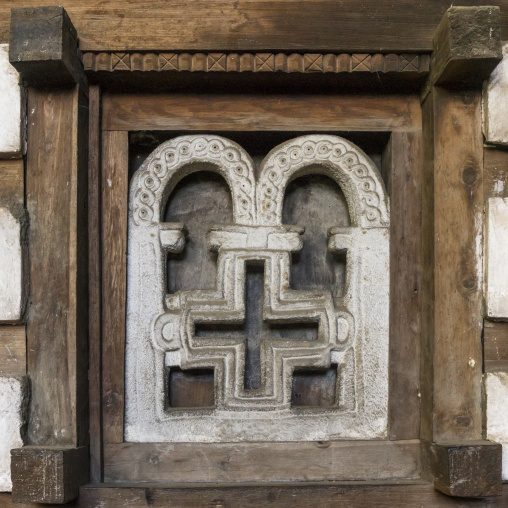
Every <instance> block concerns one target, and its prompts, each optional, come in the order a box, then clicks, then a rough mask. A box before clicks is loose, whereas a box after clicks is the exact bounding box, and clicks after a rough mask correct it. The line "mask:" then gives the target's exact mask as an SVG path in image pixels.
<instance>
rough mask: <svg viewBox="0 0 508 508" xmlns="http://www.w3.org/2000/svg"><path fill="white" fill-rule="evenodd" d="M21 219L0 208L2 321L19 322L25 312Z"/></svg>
mask: <svg viewBox="0 0 508 508" xmlns="http://www.w3.org/2000/svg"><path fill="white" fill-rule="evenodd" d="M21 229H22V225H21V221H20V220H19V219H16V218H15V217H14V216H13V215H12V214H11V212H10V211H9V210H8V209H7V208H0V260H1V261H0V321H5V322H11V323H14V322H19V321H20V320H21V319H22V312H23V301H24V300H23V280H22V268H23V266H22V265H23V259H22V251H23V249H22V245H21Z"/></svg>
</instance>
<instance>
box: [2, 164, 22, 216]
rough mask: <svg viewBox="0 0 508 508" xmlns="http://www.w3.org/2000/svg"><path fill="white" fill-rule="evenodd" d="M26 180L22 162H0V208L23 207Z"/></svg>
mask: <svg viewBox="0 0 508 508" xmlns="http://www.w3.org/2000/svg"><path fill="white" fill-rule="evenodd" d="M24 178H25V175H24V168H23V161H22V160H0V206H2V207H7V208H9V207H11V206H13V205H23V201H24V189H25V183H24Z"/></svg>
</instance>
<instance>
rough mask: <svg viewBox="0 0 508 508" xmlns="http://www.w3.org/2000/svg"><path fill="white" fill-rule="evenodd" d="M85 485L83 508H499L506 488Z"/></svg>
mask: <svg viewBox="0 0 508 508" xmlns="http://www.w3.org/2000/svg"><path fill="white" fill-rule="evenodd" d="M111 487H113V485H111V484H107V485H104V486H86V487H84V488H82V489H81V496H80V506H82V508H99V507H101V508H144V507H145V506H147V505H149V506H153V507H154V508H158V507H163V506H171V505H174V506H178V508H195V507H196V506H210V507H212V506H213V507H215V508H218V507H221V508H222V507H224V508H225V507H228V508H229V507H237V506H241V507H242V508H258V507H260V506H277V508H293V507H295V506H298V507H299V508H314V507H316V506H319V507H322V508H393V507H395V506H396V507H397V508H415V507H425V508H504V507H505V506H506V505H507V503H508V485H503V494H502V496H501V497H493V498H488V499H460V500H457V499H454V498H452V497H448V496H445V495H444V494H441V493H440V492H437V491H436V490H434V488H433V487H432V485H429V484H426V483H415V484H411V485H407V484H397V483H396V482H392V483H382V484H379V483H373V484H372V483H364V482H354V484H353V483H336V484H321V485H306V486H305V485H302V484H294V483H292V484H287V485H266V484H262V483H260V484H258V485H238V486H232V485H221V486H214V487H212V486H203V485H192V486H188V487H185V486H182V485H174V486H171V487H170V488H161V487H157V486H155V485H153V484H152V485H147V486H144V487H143V486H139V485H138V486H123V487H119V486H115V488H111Z"/></svg>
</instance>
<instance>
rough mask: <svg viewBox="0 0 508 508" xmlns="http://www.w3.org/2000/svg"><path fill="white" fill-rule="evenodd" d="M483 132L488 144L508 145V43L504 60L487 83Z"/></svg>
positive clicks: (484, 97)
mask: <svg viewBox="0 0 508 508" xmlns="http://www.w3.org/2000/svg"><path fill="white" fill-rule="evenodd" d="M483 131H484V134H485V140H486V141H487V142H488V143H495V144H500V145H508V42H505V43H504V44H503V59H502V60H501V62H499V64H498V65H497V67H496V68H495V69H494V71H493V72H492V74H491V75H490V78H489V80H488V81H486V82H485V86H484V94H483Z"/></svg>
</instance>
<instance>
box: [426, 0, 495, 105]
mask: <svg viewBox="0 0 508 508" xmlns="http://www.w3.org/2000/svg"><path fill="white" fill-rule="evenodd" d="M500 16H501V15H500V9H499V7H496V6H486V7H451V8H449V9H448V10H447V11H446V13H445V15H444V17H443V19H442V20H441V23H440V24H439V26H438V27H437V30H436V32H435V34H434V38H433V46H434V50H433V53H432V56H431V61H430V74H429V77H428V79H427V83H426V85H425V87H424V90H423V98H425V97H426V96H427V94H428V93H429V91H430V89H431V87H432V86H446V87H453V88H468V87H473V88H474V87H479V86H481V84H482V82H483V81H484V80H485V79H487V78H488V77H489V76H490V73H491V72H492V71H493V70H494V68H495V67H496V65H497V64H498V63H499V62H500V61H501V59H502V56H503V55H502V44H501V17H500Z"/></svg>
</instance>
